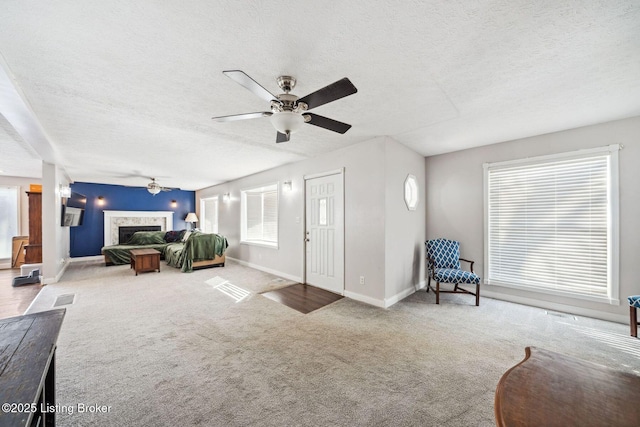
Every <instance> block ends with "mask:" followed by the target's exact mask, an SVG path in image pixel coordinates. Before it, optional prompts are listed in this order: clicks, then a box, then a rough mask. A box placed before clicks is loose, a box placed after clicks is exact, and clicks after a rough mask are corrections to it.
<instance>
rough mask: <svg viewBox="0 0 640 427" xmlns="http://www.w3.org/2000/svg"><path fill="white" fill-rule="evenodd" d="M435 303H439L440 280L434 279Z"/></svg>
mask: <svg viewBox="0 0 640 427" xmlns="http://www.w3.org/2000/svg"><path fill="white" fill-rule="evenodd" d="M436 304H440V282H438V281H436Z"/></svg>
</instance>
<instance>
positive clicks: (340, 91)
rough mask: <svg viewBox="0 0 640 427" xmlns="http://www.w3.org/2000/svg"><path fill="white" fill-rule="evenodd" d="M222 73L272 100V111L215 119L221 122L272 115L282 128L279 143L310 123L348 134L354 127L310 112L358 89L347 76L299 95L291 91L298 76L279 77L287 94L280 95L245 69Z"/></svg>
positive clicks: (273, 122) (280, 84) (280, 83)
mask: <svg viewBox="0 0 640 427" xmlns="http://www.w3.org/2000/svg"><path fill="white" fill-rule="evenodd" d="M222 73H223V74H224V75H225V76H227V77H229V78H230V79H232V80H233V81H235V82H236V83H238V84H240V85H241V86H244V87H245V88H246V89H248V90H249V91H251V92H252V93H254V94H255V95H257V96H258V97H260V98H262V99H263V100H265V101H267V102H269V105H270V109H271V111H259V112H256V113H246V114H234V115H231V116H221V117H213V120H215V121H217V122H232V121H235V120H245V119H256V118H258V117H269V116H270V117H271V124H272V125H273V127H274V128H276V130H277V131H278V134H277V136H276V142H285V141H289V139H290V138H291V134H292V133H294V132H296V131H297V130H299V129H300V127H301V126H302V124H303V123H309V124H310V125H314V126H319V127H321V128H325V129H328V130H331V131H334V132H338V133H345V132H346V131H348V130H349V129H350V128H351V125H349V124H347V123H342V122H339V121H337V120H333V119H330V118H328V117H324V116H320V115H318V114H314V113H309V112H308V111H309V110H311V109H313V108H316V107H319V106H321V105H324V104H327V103H329V102H332V101H336V100H338V99H340V98H344V97H345V96H349V95H353V94H354V93H356V92H357V91H358V89H356V87H355V86H354V85H353V83H351V81H350V80H349V79H348V78H346V77H345V78H343V79H340V80H338V81H337V82H335V83H332V84H330V85H328V86H325V87H323V88H322V89H318V90H317V91H315V92H313V93H310V94H309V95H307V96H303V97H302V98H298V97H297V96H296V95H293V94H291V93H289V92H291V90H292V89H293V88H294V87H295V85H296V79H295V78H293V77H291V76H280V77H278V78H277V79H276V81H277V82H278V86H279V87H280V89H282V90H283V91H284V93H282V94H280V95H277V96H276V95H273V94H272V93H271V92H269V91H268V90H267V89H265V88H264V87H262V86H261V85H260V84H259V83H257V82H256V81H255V80H253V79H252V78H251V77H249V76H248V75H247V74H245V73H244V72H243V71H240V70H229V71H223V72H222Z"/></svg>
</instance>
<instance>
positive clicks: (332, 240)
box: [305, 172, 344, 295]
mask: <svg viewBox="0 0 640 427" xmlns="http://www.w3.org/2000/svg"><path fill="white" fill-rule="evenodd" d="M305 195H306V196H305V197H306V218H305V225H306V227H305V229H306V230H305V233H306V234H305V241H306V283H307V284H309V285H313V286H317V287H318V288H322V289H326V290H328V291H331V292H335V293H337V294H340V295H343V294H344V197H343V174H342V172H340V173H334V174H332V175H326V176H320V177H315V178H309V179H306V178H305Z"/></svg>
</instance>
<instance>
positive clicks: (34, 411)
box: [0, 308, 65, 426]
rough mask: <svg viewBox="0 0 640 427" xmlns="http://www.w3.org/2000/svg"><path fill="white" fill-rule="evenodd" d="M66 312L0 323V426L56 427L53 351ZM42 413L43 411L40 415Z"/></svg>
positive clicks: (49, 313)
mask: <svg viewBox="0 0 640 427" xmlns="http://www.w3.org/2000/svg"><path fill="white" fill-rule="evenodd" d="M64 314H65V309H64V308H63V309H58V310H50V311H45V312H42V313H35V314H28V315H26V316H18V317H10V318H8V319H2V320H0V405H2V409H1V410H0V426H31V425H40V426H55V422H56V421H55V411H51V410H47V408H54V407H55V404H56V403H55V350H56V341H57V340H58V333H59V332H60V327H61V325H62V319H63V318H64ZM43 409H44V411H43Z"/></svg>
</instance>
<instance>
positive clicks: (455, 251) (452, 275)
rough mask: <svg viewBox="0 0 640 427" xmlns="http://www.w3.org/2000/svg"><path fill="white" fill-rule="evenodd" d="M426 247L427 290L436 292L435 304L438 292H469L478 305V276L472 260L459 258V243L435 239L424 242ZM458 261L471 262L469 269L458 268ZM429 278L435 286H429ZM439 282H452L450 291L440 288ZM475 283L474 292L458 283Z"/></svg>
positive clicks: (438, 300)
mask: <svg viewBox="0 0 640 427" xmlns="http://www.w3.org/2000/svg"><path fill="white" fill-rule="evenodd" d="M425 245H426V247H427V262H428V269H429V272H428V274H429V276H428V282H427V292H429V289H431V290H432V291H434V292H435V294H436V304H440V293H447V294H455V293H464V294H471V295H474V296H475V297H476V305H480V276H478V275H477V274H475V273H474V272H473V264H474V261H469V260H467V259H464V258H460V243H459V242H456V241H455V240H447V239H435V240H427V241H426V242H425ZM460 261H465V262H468V263H470V264H471V266H470V270H471V271H465V270H462V269H461V268H460ZM431 280H433V281H435V282H436V288H435V289H433V287H431ZM440 283H453V284H454V287H453V290H452V291H443V290H440ZM463 284H464V285H476V291H475V293H474V292H472V291H469V290H466V289H463V288H461V287H460V285H463Z"/></svg>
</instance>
